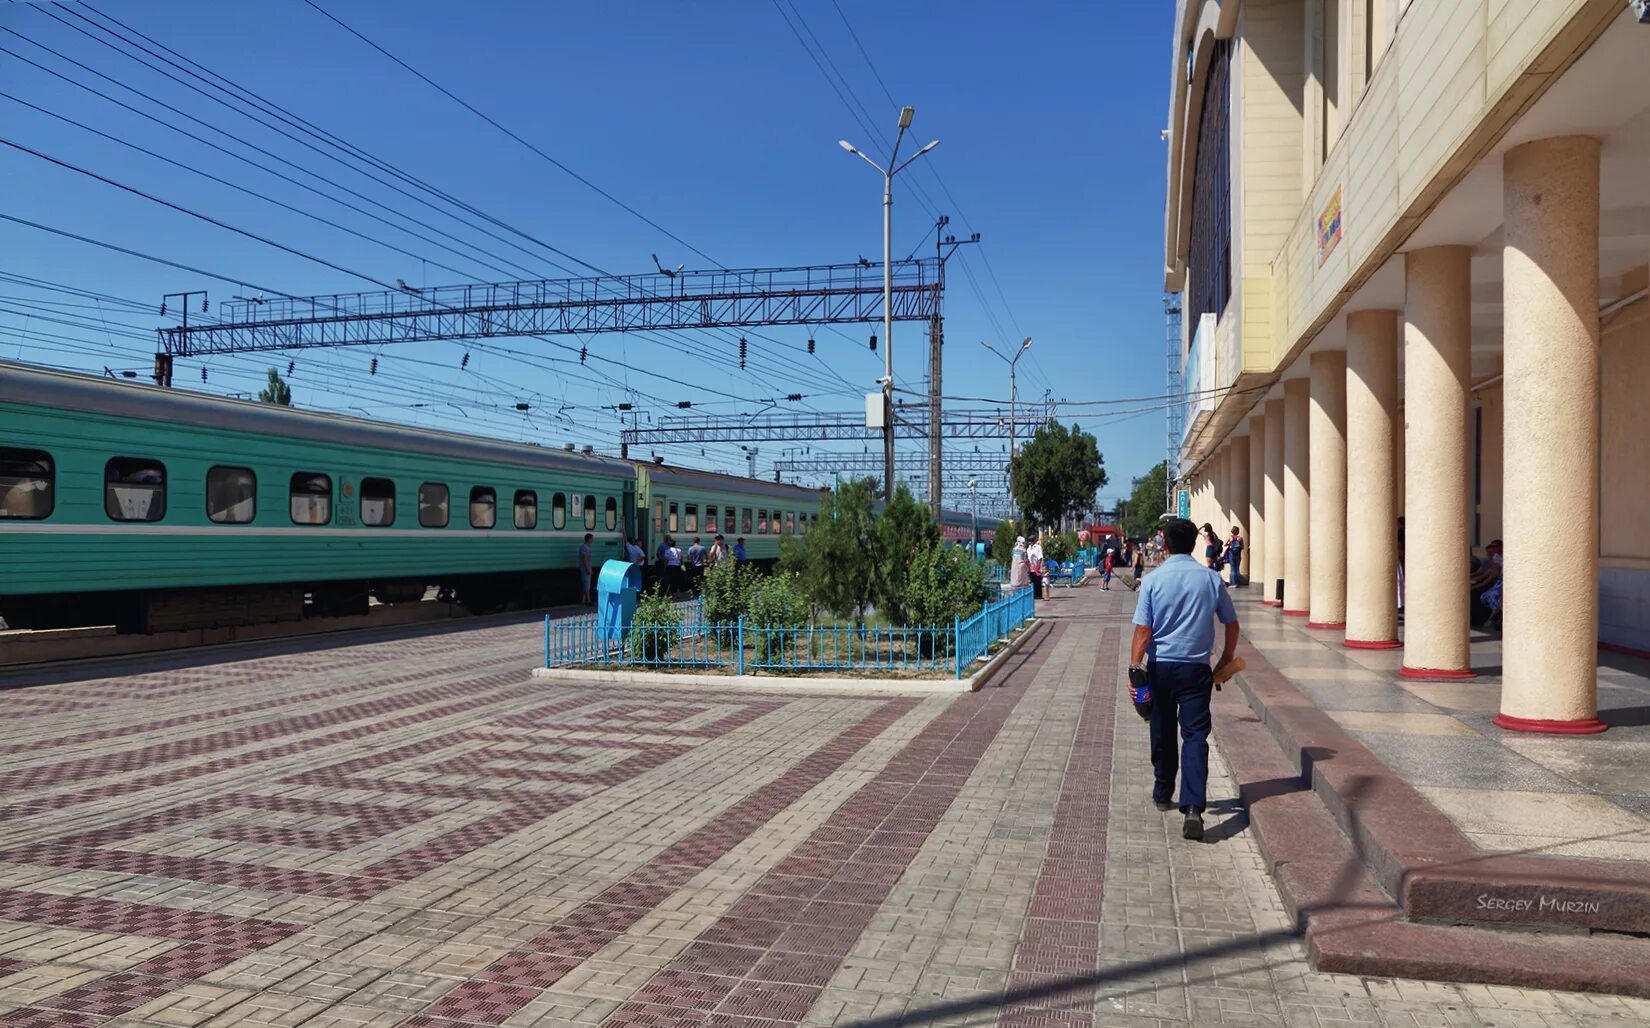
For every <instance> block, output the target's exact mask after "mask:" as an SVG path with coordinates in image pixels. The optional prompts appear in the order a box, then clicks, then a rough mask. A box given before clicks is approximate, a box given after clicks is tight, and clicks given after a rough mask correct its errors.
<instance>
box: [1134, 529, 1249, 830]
mask: <svg viewBox="0 0 1650 1028" xmlns="http://www.w3.org/2000/svg"><path fill="white" fill-rule="evenodd" d="M1163 536H1164V542H1165V543H1166V544H1167V546H1168V549H1169V553H1170V557H1169V558H1168V559H1167V560H1165V561H1164V562H1163V563H1162V565H1161V566H1159V567H1158V569H1157V570H1156V571H1154V572H1152V577H1150V578H1148V579H1146V582H1145V585H1144V586H1142V587H1141V589H1140V599H1139V602H1138V603H1137V604H1136V605H1135V608H1134V626H1135V627H1134V646H1133V648H1132V650H1131V652H1130V657H1129V660H1130V664H1129V667H1130V669H1131V670H1133V669H1136V668H1144V669H1145V671H1146V675H1147V679H1148V681H1149V682H1150V685H1151V693H1152V709H1151V734H1152V770H1153V771H1154V772H1155V774H1156V781H1155V782H1154V783H1153V786H1152V801H1153V802H1154V803H1156V804H1157V809H1159V810H1170V809H1172V808H1173V807H1174V804H1173V803H1172V802H1171V801H1170V799H1169V797H1170V795H1172V794H1173V792H1174V780H1175V774H1176V772H1179V773H1180V804H1179V806H1180V812H1181V813H1182V814H1184V815H1185V816H1186V823H1185V825H1184V826H1183V827H1182V830H1181V835H1182V836H1183V837H1184V838H1187V839H1193V840H1197V839H1202V838H1203V808H1204V805H1205V802H1206V798H1207V797H1206V793H1207V791H1208V786H1209V699H1210V697H1211V695H1212V694H1213V692H1214V684H1215V683H1214V670H1212V669H1211V668H1210V667H1209V654H1210V652H1211V651H1213V649H1214V645H1215V625H1214V619H1215V618H1217V617H1218V618H1219V619H1220V622H1221V624H1223V625H1225V626H1226V639H1225V643H1224V645H1223V646H1222V647H1221V651H1220V662H1219V663H1218V664H1216V666H1215V667H1216V669H1218V668H1220V667H1224V666H1225V665H1227V664H1229V663H1230V662H1231V661H1232V658H1233V657H1234V656H1235V655H1236V651H1237V641H1238V619H1237V612H1236V611H1235V610H1233V609H1232V597H1231V596H1230V595H1228V594H1227V592H1226V585H1225V583H1223V582H1222V581H1221V580H1220V573H1219V572H1217V571H1215V570H1214V569H1212V568H1207V567H1204V566H1203V565H1201V564H1199V563H1198V562H1197V561H1196V560H1195V559H1193V558H1192V556H1191V553H1192V549H1193V548H1194V547H1195V546H1196V545H1197V526H1196V525H1194V524H1192V523H1191V522H1190V521H1187V520H1185V519H1184V518H1175V519H1174V520H1173V521H1170V522H1169V523H1168V524H1167V525H1166V526H1164V529H1163ZM1177 724H1178V727H1179V730H1180V747H1179V749H1178V752H1177V750H1176V746H1175V741H1176V740H1175V729H1176V727H1177Z"/></svg>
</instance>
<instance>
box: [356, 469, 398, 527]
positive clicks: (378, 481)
mask: <svg viewBox="0 0 1650 1028" xmlns="http://www.w3.org/2000/svg"><path fill="white" fill-rule="evenodd" d="M361 524H363V525H367V526H369V527H372V528H388V527H389V526H390V525H393V524H395V483H394V482H392V481H390V480H389V479H387V478H363V479H362V480H361Z"/></svg>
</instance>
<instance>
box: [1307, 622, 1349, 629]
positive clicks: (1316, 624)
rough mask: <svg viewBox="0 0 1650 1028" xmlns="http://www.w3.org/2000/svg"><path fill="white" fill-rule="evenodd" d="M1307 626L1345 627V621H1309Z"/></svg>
mask: <svg viewBox="0 0 1650 1028" xmlns="http://www.w3.org/2000/svg"><path fill="white" fill-rule="evenodd" d="M1306 627H1307V628H1345V627H1346V622H1345V621H1308V622H1307V623H1306Z"/></svg>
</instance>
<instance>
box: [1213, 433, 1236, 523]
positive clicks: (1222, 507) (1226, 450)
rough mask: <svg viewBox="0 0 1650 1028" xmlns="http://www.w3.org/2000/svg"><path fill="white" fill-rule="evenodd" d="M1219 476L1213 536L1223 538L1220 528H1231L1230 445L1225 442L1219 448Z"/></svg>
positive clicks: (1217, 466)
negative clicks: (1218, 494)
mask: <svg viewBox="0 0 1650 1028" xmlns="http://www.w3.org/2000/svg"><path fill="white" fill-rule="evenodd" d="M1216 468H1217V471H1218V473H1219V475H1220V503H1219V504H1217V505H1216V508H1215V514H1216V517H1215V518H1214V524H1215V534H1216V535H1217V536H1224V535H1225V533H1224V531H1223V530H1222V528H1221V526H1222V525H1225V526H1226V527H1228V528H1229V527H1231V524H1232V523H1231V521H1230V518H1231V510H1232V444H1231V443H1230V442H1227V443H1226V444H1225V445H1224V446H1222V447H1221V448H1220V461H1219V463H1218V464H1217V465H1216Z"/></svg>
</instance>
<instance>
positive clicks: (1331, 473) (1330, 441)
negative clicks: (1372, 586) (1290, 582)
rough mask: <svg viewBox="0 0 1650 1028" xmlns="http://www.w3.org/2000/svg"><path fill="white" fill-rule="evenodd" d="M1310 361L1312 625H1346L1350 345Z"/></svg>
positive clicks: (1309, 453)
mask: <svg viewBox="0 0 1650 1028" xmlns="http://www.w3.org/2000/svg"><path fill="white" fill-rule="evenodd" d="M1311 367H1312V378H1311V380H1310V381H1311V387H1310V388H1311V404H1310V412H1309V414H1308V420H1309V422H1310V427H1309V429H1308V433H1307V434H1308V436H1309V437H1310V440H1311V445H1310V446H1309V447H1308V451H1309V452H1308V454H1307V462H1308V464H1309V465H1310V467H1311V480H1312V492H1311V497H1310V500H1311V508H1312V529H1311V531H1312V544H1311V548H1310V554H1311V567H1312V603H1311V610H1312V613H1311V616H1310V617H1309V618H1308V619H1307V627H1308V628H1345V627H1346V351H1344V350H1324V351H1321V352H1319V353H1314V354H1313V355H1312V358H1311Z"/></svg>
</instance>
